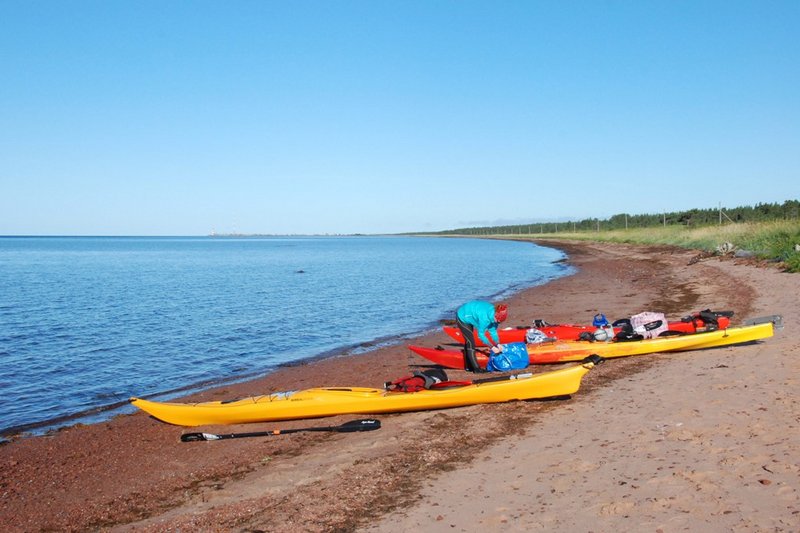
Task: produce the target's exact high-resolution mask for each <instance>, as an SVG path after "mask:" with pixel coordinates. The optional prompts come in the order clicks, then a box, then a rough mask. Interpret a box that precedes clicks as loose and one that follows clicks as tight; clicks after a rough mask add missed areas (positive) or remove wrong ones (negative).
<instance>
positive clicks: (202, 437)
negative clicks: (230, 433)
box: [181, 433, 221, 442]
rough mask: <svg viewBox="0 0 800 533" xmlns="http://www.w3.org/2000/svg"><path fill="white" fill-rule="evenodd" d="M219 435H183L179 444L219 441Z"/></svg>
mask: <svg viewBox="0 0 800 533" xmlns="http://www.w3.org/2000/svg"><path fill="white" fill-rule="evenodd" d="M220 438H221V437H220V436H219V435H214V434H212V433H184V434H183V435H181V442H196V441H199V440H219V439H220Z"/></svg>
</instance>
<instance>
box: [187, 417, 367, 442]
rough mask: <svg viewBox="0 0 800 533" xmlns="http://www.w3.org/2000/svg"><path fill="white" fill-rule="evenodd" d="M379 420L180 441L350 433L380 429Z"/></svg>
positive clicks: (197, 436)
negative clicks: (315, 432) (299, 433)
mask: <svg viewBox="0 0 800 533" xmlns="http://www.w3.org/2000/svg"><path fill="white" fill-rule="evenodd" d="M380 427H381V421H380V420H375V419H374V418H365V419H362V420H351V421H350V422H345V423H344V424H342V425H341V426H324V427H318V428H298V429H273V430H272V431H254V432H251V433H228V434H225V435H215V434H213V433H184V434H183V435H181V441H182V442H194V441H199V440H222V439H240V438H242V437H267V436H271V435H283V434H285V433H297V432H299V431H335V432H337V433H352V432H355V431H373V430H375V429H380Z"/></svg>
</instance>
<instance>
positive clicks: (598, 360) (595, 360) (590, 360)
mask: <svg viewBox="0 0 800 533" xmlns="http://www.w3.org/2000/svg"><path fill="white" fill-rule="evenodd" d="M603 361H605V358H603V357H600V356H599V355H597V354H596V353H593V354H592V355H590V356H588V357H586V358H584V359H583V361H581V363H584V364H586V363H592V364H593V365H595V366H597V365H599V364H600V363H602V362H603Z"/></svg>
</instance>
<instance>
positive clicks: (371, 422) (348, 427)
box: [331, 418, 381, 433]
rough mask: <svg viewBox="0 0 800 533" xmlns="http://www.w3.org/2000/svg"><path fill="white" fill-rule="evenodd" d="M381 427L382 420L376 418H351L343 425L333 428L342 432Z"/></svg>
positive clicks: (371, 429) (370, 429)
mask: <svg viewBox="0 0 800 533" xmlns="http://www.w3.org/2000/svg"><path fill="white" fill-rule="evenodd" d="M380 428H381V421H380V420H375V419H374V418H365V419H363V420H351V421H350V422H345V423H344V424H342V425H341V426H336V427H334V428H331V429H332V430H333V431H338V432H340V433H351V432H353V431H373V430H376V429H380Z"/></svg>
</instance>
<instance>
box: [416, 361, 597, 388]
mask: <svg viewBox="0 0 800 533" xmlns="http://www.w3.org/2000/svg"><path fill="white" fill-rule="evenodd" d="M605 360H606V359H605V358H604V357H600V356H599V355H597V354H596V353H593V354H592V355H589V356H586V357H584V358H583V360H582V361H581V363H582V364H584V365H585V364H586V363H592V364H593V365H595V366H597V365H599V364H600V363H603V362H604V361H605ZM533 376H534V374H533V373H531V372H525V373H524V374H511V375H507V376H496V377H491V378H481V379H473V380H472V381H442V382H440V383H435V384H434V385H432V386H431V389H434V390H435V389H449V388H453V387H466V386H468V385H478V384H480V383H491V382H493V381H513V380H515V379H527V378H532V377H533Z"/></svg>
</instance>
